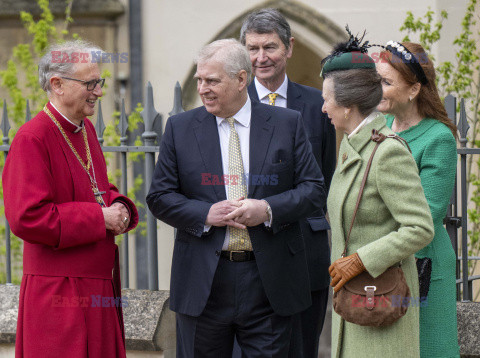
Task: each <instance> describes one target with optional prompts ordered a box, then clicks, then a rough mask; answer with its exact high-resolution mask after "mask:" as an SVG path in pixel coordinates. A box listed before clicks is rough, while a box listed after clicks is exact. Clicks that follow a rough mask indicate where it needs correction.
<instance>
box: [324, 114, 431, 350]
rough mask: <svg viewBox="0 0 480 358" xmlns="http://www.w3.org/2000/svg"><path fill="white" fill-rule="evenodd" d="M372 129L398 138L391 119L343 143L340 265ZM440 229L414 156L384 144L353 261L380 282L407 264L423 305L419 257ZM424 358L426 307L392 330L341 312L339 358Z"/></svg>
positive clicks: (333, 211)
mask: <svg viewBox="0 0 480 358" xmlns="http://www.w3.org/2000/svg"><path fill="white" fill-rule="evenodd" d="M372 129H377V130H378V131H379V132H380V133H383V134H385V135H388V134H393V132H392V131H391V130H390V129H389V128H388V127H386V125H385V117H384V116H383V115H382V114H380V113H378V115H377V116H376V117H375V119H374V120H373V121H372V122H370V123H369V124H367V125H365V126H364V127H363V128H362V129H361V130H360V131H359V132H358V133H357V134H355V135H354V136H353V137H352V138H350V139H348V138H347V136H346V135H345V136H344V138H343V140H342V143H341V144H340V151H339V160H338V164H337V168H336V170H335V173H334V176H333V179H332V184H331V187H330V192H329V196H328V211H329V213H330V222H331V228H332V262H334V261H335V260H337V259H338V258H340V256H341V254H342V251H343V249H344V245H345V238H346V233H347V231H348V229H349V226H350V222H351V219H352V216H353V211H354V209H355V203H356V200H357V196H358V192H359V190H360V184H361V181H362V178H363V175H364V173H365V168H366V165H367V162H368V159H369V158H370V155H371V153H372V150H373V148H374V146H375V143H374V142H373V141H371V133H372ZM433 233H434V230H433V222H432V217H431V215H430V209H429V207H428V204H427V201H426V199H425V195H424V193H423V189H422V185H421V183H420V177H419V175H418V169H417V166H416V164H415V161H414V159H413V157H412V155H411V154H410V152H409V151H408V150H407V149H406V148H405V147H404V146H403V145H402V144H401V143H399V142H398V141H397V140H395V139H389V138H387V139H386V140H385V141H384V142H383V143H381V144H380V146H379V148H378V149H377V152H376V154H375V157H374V159H373V162H372V167H371V169H370V173H369V175H368V180H367V183H366V185H365V190H364V193H363V197H362V201H361V203H360V207H359V209H358V212H357V217H356V219H355V224H354V228H353V230H352V233H351V235H350V240H349V244H348V251H347V255H351V254H353V253H355V252H357V253H358V255H359V256H360V258H361V260H362V262H363V264H364V265H365V268H366V270H367V271H368V273H370V274H371V275H372V276H373V277H377V276H379V275H380V274H382V273H383V272H385V270H387V269H388V268H389V267H390V266H392V265H394V264H396V263H398V262H400V261H401V262H402V268H403V271H404V273H405V278H406V281H407V284H408V286H409V287H410V291H411V295H412V297H414V298H418V295H419V293H418V274H417V267H416V264H415V259H414V253H415V252H417V251H419V250H420V249H421V248H423V247H424V246H426V245H427V244H428V243H429V242H430V241H431V240H432V238H433ZM419 356H420V349H419V304H416V305H415V304H413V305H410V306H409V308H408V311H407V313H406V315H405V316H403V317H402V318H400V319H399V320H398V321H397V322H395V323H394V324H392V325H390V326H387V327H378V328H377V327H364V326H359V325H356V324H352V323H349V322H346V321H345V320H343V319H342V318H341V317H340V316H339V315H337V314H336V313H335V312H333V317H332V357H344V358H352V357H354V358H362V357H365V358H372V357H379V358H380V357H382V358H383V357H389V358H395V357H409V358H415V357H419Z"/></svg>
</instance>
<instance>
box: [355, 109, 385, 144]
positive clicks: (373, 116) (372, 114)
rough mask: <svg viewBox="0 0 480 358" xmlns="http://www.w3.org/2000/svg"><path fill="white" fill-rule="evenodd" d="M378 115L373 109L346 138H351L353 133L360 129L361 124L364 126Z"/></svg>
mask: <svg viewBox="0 0 480 358" xmlns="http://www.w3.org/2000/svg"><path fill="white" fill-rule="evenodd" d="M377 115H378V112H377V111H373V112H372V113H370V114H369V115H368V117H367V118H365V119H364V120H363V121H362V122H361V123H360V124H359V125H358V126H357V128H355V129H354V130H353V131H352V133H350V134H349V135H348V139H350V138H352V136H354V135H355V134H357V133H358V131H359V130H360V129H362V127H363V126H366V125H367V124H368V123H370V122H371V121H373V120H374V119H375V117H376V116H377Z"/></svg>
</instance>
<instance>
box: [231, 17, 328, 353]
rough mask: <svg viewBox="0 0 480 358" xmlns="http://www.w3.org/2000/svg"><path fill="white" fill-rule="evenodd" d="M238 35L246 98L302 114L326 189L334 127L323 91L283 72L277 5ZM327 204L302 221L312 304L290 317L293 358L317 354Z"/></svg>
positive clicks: (288, 41)
mask: <svg viewBox="0 0 480 358" xmlns="http://www.w3.org/2000/svg"><path fill="white" fill-rule="evenodd" d="M240 39H241V42H242V43H243V44H244V45H245V46H246V48H247V51H248V52H249V54H250V60H251V62H252V67H253V74H254V75H255V80H254V81H252V83H251V84H250V85H249V86H248V93H249V95H250V98H251V99H252V101H261V102H263V103H267V104H274V105H275V106H280V107H286V108H291V109H294V110H296V111H298V112H300V113H301V114H302V118H303V123H304V125H305V128H306V131H307V136H308V139H309V141H310V144H311V145H312V150H313V154H314V156H315V159H316V161H317V163H318V165H319V166H320V168H321V170H322V174H323V176H324V178H325V184H326V187H327V192H328V188H329V187H330V181H331V179H332V176H333V172H334V171H335V162H336V146H335V128H334V127H333V125H332V124H331V122H330V120H329V118H328V116H327V115H326V114H325V113H323V112H322V105H323V98H322V92H321V91H319V90H318V89H315V88H312V87H308V86H303V85H300V84H298V83H294V82H292V81H290V80H289V79H288V78H287V75H286V65H287V60H288V59H289V58H290V57H291V56H292V51H293V44H294V38H293V37H292V36H291V31H290V26H289V24H288V22H287V20H286V19H285V17H283V16H282V15H281V14H280V12H279V11H278V10H275V9H262V10H259V11H257V12H254V13H251V14H250V15H249V16H247V18H246V19H245V21H244V23H243V26H242V29H241V33H240ZM272 93H273V96H274V97H275V100H273V101H271V100H270V98H269V96H270V97H271V96H272ZM272 102H273V103H272ZM325 210H326V208H322V209H320V210H318V211H317V212H315V213H313V214H312V215H311V216H310V217H308V218H306V219H304V220H302V221H301V223H300V225H301V229H302V234H303V238H304V239H305V246H306V249H307V250H306V252H307V262H308V269H309V270H308V271H309V274H310V286H311V289H312V306H311V307H310V308H308V309H307V310H306V311H304V312H303V313H301V314H299V315H297V316H296V317H295V318H294V330H293V333H292V342H291V345H290V355H289V356H290V357H291V358H298V357H302V358H316V357H317V356H318V344H319V337H320V333H321V331H322V327H323V322H324V319H325V312H326V309H327V301H328V291H329V283H330V277H329V274H328V267H329V265H330V248H329V245H328V233H327V230H328V229H330V226H329V224H328V222H327V220H326V218H325Z"/></svg>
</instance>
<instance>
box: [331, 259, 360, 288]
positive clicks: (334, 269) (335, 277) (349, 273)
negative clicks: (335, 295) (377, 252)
mask: <svg viewBox="0 0 480 358" xmlns="http://www.w3.org/2000/svg"><path fill="white" fill-rule="evenodd" d="M363 271H365V266H363V262H362V260H361V259H360V256H358V254H357V253H354V254H353V255H349V256H347V257H341V258H339V259H338V260H336V261H335V262H334V263H333V264H331V265H330V267H329V268H328V272H329V274H330V276H331V277H332V282H331V283H330V286H332V287H333V291H334V292H338V291H339V290H340V289H341V288H342V287H343V285H345V284H346V283H347V282H348V281H350V280H351V279H352V278H354V277H356V276H358V275H359V274H361V273H362V272H363Z"/></svg>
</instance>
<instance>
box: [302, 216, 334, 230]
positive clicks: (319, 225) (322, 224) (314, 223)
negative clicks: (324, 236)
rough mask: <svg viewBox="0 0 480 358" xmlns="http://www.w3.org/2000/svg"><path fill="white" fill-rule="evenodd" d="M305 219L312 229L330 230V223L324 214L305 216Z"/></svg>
mask: <svg viewBox="0 0 480 358" xmlns="http://www.w3.org/2000/svg"><path fill="white" fill-rule="evenodd" d="M307 221H308V223H309V224H310V227H311V228H312V230H313V231H323V230H330V224H329V223H328V221H327V219H326V218H325V216H318V217H313V218H307Z"/></svg>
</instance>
